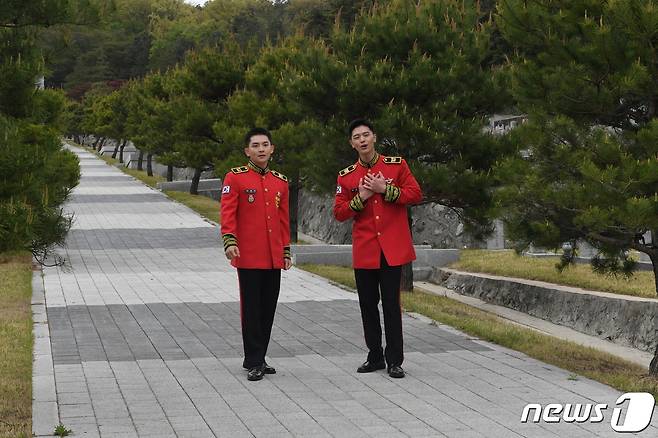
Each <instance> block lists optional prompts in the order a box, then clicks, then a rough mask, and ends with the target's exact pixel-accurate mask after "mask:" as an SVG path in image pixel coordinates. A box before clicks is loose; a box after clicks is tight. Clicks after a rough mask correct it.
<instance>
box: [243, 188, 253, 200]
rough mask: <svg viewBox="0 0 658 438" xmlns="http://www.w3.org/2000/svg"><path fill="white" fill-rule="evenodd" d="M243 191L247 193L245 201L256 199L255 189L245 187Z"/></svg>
mask: <svg viewBox="0 0 658 438" xmlns="http://www.w3.org/2000/svg"><path fill="white" fill-rule="evenodd" d="M245 193H246V194H248V195H249V196H248V197H247V201H249V202H254V201H255V200H256V189H245Z"/></svg>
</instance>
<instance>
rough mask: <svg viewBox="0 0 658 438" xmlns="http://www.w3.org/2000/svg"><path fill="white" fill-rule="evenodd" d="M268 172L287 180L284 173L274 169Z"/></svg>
mask: <svg viewBox="0 0 658 438" xmlns="http://www.w3.org/2000/svg"><path fill="white" fill-rule="evenodd" d="M270 172H272V175H274V176H276V177H277V178H279V179H282V180H284V181H288V177H287V176H285V175H284V174H282V173H279V172H277V171H276V170H270Z"/></svg>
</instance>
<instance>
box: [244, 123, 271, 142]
mask: <svg viewBox="0 0 658 438" xmlns="http://www.w3.org/2000/svg"><path fill="white" fill-rule="evenodd" d="M254 135H264V136H266V137H267V139H268V140H269V141H270V144H272V134H270V131H268V130H267V129H265V128H260V127H255V128H251V129H250V130H249V132H247V134H246V135H245V136H244V145H245V146H249V143H251V137H253V136H254Z"/></svg>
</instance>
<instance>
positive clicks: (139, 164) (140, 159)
mask: <svg viewBox="0 0 658 438" xmlns="http://www.w3.org/2000/svg"><path fill="white" fill-rule="evenodd" d="M143 162H144V152H143V151H141V150H140V151H139V156H138V157H137V170H144V166H143V164H142V163H143Z"/></svg>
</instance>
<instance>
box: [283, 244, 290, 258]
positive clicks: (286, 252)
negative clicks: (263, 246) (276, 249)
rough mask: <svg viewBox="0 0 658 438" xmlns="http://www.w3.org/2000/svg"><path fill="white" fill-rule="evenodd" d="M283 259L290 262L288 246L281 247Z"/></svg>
mask: <svg viewBox="0 0 658 438" xmlns="http://www.w3.org/2000/svg"><path fill="white" fill-rule="evenodd" d="M283 258H284V259H290V260H292V254H291V253H290V247H289V246H284V247H283Z"/></svg>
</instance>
